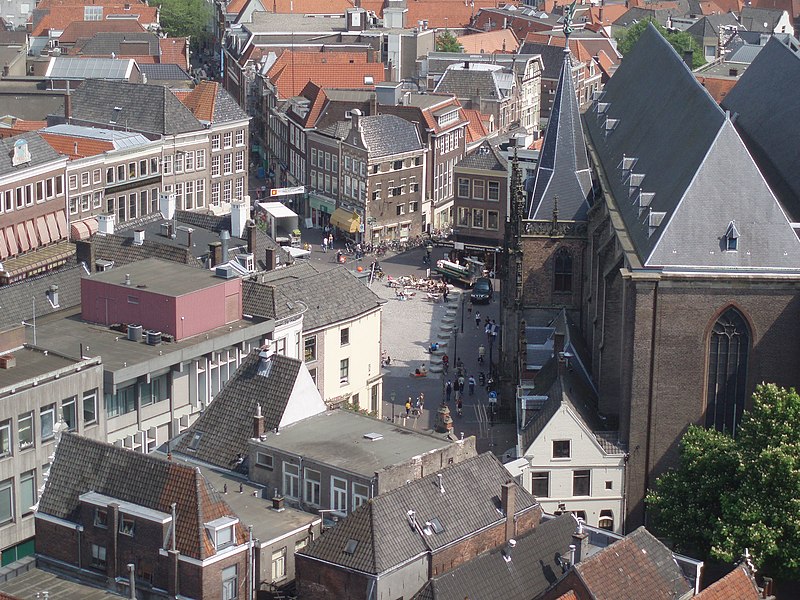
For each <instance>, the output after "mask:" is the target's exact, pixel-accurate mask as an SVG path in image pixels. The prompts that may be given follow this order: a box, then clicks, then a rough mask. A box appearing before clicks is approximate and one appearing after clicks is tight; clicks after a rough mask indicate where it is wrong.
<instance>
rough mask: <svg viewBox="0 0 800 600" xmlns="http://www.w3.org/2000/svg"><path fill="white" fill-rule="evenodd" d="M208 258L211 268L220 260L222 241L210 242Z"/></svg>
mask: <svg viewBox="0 0 800 600" xmlns="http://www.w3.org/2000/svg"><path fill="white" fill-rule="evenodd" d="M208 258H209V259H210V260H211V265H210V266H211V268H212V269H213V268H214V267H216V266H217V265H218V264H220V263H221V262H222V242H211V243H210V244H209V245H208Z"/></svg>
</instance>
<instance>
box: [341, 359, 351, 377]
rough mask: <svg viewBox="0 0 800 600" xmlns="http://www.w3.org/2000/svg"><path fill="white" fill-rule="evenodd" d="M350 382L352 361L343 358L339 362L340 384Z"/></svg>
mask: <svg viewBox="0 0 800 600" xmlns="http://www.w3.org/2000/svg"><path fill="white" fill-rule="evenodd" d="M349 380H350V359H349V358H343V359H342V360H340V361H339V383H347V382H348V381H349Z"/></svg>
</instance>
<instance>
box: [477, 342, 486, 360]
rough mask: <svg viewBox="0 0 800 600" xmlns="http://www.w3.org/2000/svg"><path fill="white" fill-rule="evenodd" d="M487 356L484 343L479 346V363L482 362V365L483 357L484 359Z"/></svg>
mask: <svg viewBox="0 0 800 600" xmlns="http://www.w3.org/2000/svg"><path fill="white" fill-rule="evenodd" d="M485 356H486V348H485V347H484V345H483V344H481V345H480V346H478V363H479V364H481V365H482V364H483V359H484V357H485Z"/></svg>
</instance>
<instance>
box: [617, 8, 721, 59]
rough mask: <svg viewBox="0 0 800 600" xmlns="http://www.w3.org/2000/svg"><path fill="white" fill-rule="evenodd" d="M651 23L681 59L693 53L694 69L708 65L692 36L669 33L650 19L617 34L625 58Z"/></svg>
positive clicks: (680, 32)
mask: <svg viewBox="0 0 800 600" xmlns="http://www.w3.org/2000/svg"><path fill="white" fill-rule="evenodd" d="M651 23H652V24H653V26H654V27H655V28H656V29H657V30H658V32H659V33H660V34H661V35H663V36H664V38H666V40H667V41H668V42H669V43H670V44H671V45H672V47H673V48H675V51H676V52H677V53H678V54H679V55H680V56H681V57H683V55H684V53H685V52H691V53H692V67H693V68H695V69H696V68H697V67H702V66H703V65H704V64H706V61H705V59H704V58H703V53H702V52H701V48H700V46H699V45H698V44H697V42H696V41H695V39H694V38H693V37H692V36H691V35H689V34H688V33H686V32H685V31H676V32H671V31H667V30H666V29H664V28H663V27H662V26H661V25H659V24H658V23H656V22H655V21H652V20H650V19H646V20H644V21H639V22H638V23H635V24H633V25H631V26H630V27H628V28H627V29H626V30H625V31H622V32H620V33H619V34H617V36H616V37H617V50H619V52H620V54H622V55H623V56H625V55H626V54H628V52H630V51H631V49H632V48H633V47H634V46H635V45H636V42H638V41H639V36H641V35H642V33H643V32H644V30H645V29H647V26H648V25H649V24H651Z"/></svg>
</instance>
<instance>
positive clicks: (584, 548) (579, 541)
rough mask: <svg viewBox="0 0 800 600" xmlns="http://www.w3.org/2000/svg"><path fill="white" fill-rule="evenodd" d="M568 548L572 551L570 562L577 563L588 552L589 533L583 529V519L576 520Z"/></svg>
mask: <svg viewBox="0 0 800 600" xmlns="http://www.w3.org/2000/svg"><path fill="white" fill-rule="evenodd" d="M570 550H571V551H572V552H573V556H572V564H573V565H577V564H578V563H579V562H581V560H583V559H584V558H586V556H587V555H588V553H589V534H588V533H586V532H585V531H584V530H583V521H582V520H579V521H578V526H577V527H576V528H575V533H573V534H572V544H570Z"/></svg>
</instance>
